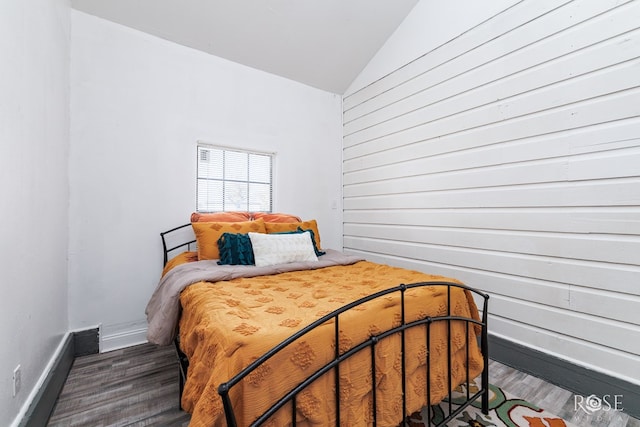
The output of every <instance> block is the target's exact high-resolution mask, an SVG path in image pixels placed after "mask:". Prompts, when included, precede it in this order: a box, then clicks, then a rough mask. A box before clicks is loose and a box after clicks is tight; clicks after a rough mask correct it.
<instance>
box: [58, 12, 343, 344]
mask: <svg viewBox="0 0 640 427" xmlns="http://www.w3.org/2000/svg"><path fill="white" fill-rule="evenodd" d="M71 22H72V35H71V39H72V53H71V76H72V77H71V94H72V97H71V98H72V99H71V117H72V125H71V154H70V183H71V184H70V188H71V203H70V243H69V244H70V247H69V282H70V285H69V310H70V326H71V328H85V327H90V326H93V325H97V324H101V325H102V334H103V336H102V345H103V347H102V348H103V350H108V349H110V348H114V347H119V346H121V345H128V344H131V343H134V342H136V341H139V340H144V339H145V333H146V318H145V315H144V309H145V306H146V303H147V300H148V298H149V296H150V295H151V293H152V291H153V290H154V288H155V286H156V284H157V281H158V279H159V275H160V271H161V268H162V254H161V243H160V236H159V233H160V232H161V231H164V230H167V229H169V228H172V227H174V226H177V225H180V224H183V223H186V222H188V219H189V215H190V213H191V212H192V211H193V210H194V209H195V167H196V142H197V141H198V140H204V141H207V142H210V143H213V144H222V145H226V146H237V147H240V148H248V149H254V150H262V151H275V152H276V153H277V155H276V165H275V178H274V179H275V194H274V202H275V203H274V210H275V211H281V212H290V213H295V214H297V215H299V216H301V217H303V218H304V219H312V218H315V219H317V220H318V224H319V227H320V233H321V237H322V242H323V246H327V247H333V248H339V249H340V248H341V243H342V241H341V238H342V210H341V176H340V170H341V149H342V147H341V137H342V129H341V120H342V118H341V114H342V113H341V98H340V97H339V96H337V95H335V94H331V93H328V92H323V91H320V90H317V89H314V88H311V87H308V86H305V85H302V84H299V83H295V82H293V81H290V80H287V79H283V78H280V77H276V76H274V75H271V74H267V73H264V72H261V71H257V70H254V69H251V68H248V67H244V66H240V65H238V64H235V63H232V62H229V61H226V60H223V59H220V58H217V57H213V56H210V55H207V54H204V53H202V52H199V51H195V50H192V49H189V48H185V47H183V46H179V45H176V44H172V43H170V42H167V41H165V40H162V39H159V38H155V37H153V36H149V35H147V34H144V33H141V32H138V31H135V30H132V29H129V28H126V27H123V26H120V25H117V24H114V23H111V22H108V21H105V20H102V19H99V18H96V17H93V16H91V15H87V14H84V13H82V12H78V11H72V14H71ZM334 201H335V202H336V206H335V207H336V209H332V203H333V202H334Z"/></svg>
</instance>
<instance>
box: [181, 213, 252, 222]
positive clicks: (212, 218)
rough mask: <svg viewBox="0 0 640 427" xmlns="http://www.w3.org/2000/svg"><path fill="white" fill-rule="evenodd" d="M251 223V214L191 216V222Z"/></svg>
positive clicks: (197, 214)
mask: <svg viewBox="0 0 640 427" xmlns="http://www.w3.org/2000/svg"><path fill="white" fill-rule="evenodd" d="M241 221H251V214H250V213H249V212H210V213H200V212H194V213H192V214H191V222H241Z"/></svg>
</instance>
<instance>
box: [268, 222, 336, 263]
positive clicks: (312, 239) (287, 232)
mask: <svg viewBox="0 0 640 427" xmlns="http://www.w3.org/2000/svg"><path fill="white" fill-rule="evenodd" d="M307 231H308V232H309V234H310V236H311V243H313V250H314V251H315V252H316V256H320V255H324V254H326V252H324V251H319V250H318V247H317V246H316V233H314V232H313V230H311V229H308V230H303V229H302V227H298V229H297V230H295V231H280V232H278V233H271V234H301V233H306V232H307Z"/></svg>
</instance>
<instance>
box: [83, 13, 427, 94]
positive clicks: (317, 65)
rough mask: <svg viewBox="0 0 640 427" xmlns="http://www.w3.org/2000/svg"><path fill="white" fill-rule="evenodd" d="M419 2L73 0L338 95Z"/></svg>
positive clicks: (128, 23) (108, 16)
mask: <svg viewBox="0 0 640 427" xmlns="http://www.w3.org/2000/svg"><path fill="white" fill-rule="evenodd" d="M417 2H418V0H72V2H71V3H72V6H73V7H74V8H75V9H77V10H80V11H83V12H86V13H89V14H92V15H96V16H99V17H101V18H104V19H107V20H110V21H113V22H116V23H119V24H122V25H125V26H128V27H131V28H135V29H137V30H140V31H144V32H146V33H149V34H152V35H155V36H157V37H161V38H163V39H166V40H170V41H173V42H175V43H178V44H181V45H184V46H188V47H191V48H194V49H198V50H201V51H204V52H208V53H210V54H212V55H216V56H219V57H221V58H225V59H228V60H231V61H234V62H237V63H240V64H244V65H247V66H249V67H253V68H256V69H259V70H262V71H266V72H269V73H273V74H276V75H279V76H282V77H286V78H289V79H292V80H296V81H299V82H301V83H304V84H307V85H309V86H313V87H316V88H319V89H323V90H326V91H329V92H334V93H338V94H342V93H344V91H345V90H346V89H347V88H348V87H349V84H350V83H351V82H352V81H353V80H354V79H355V77H356V76H357V75H358V74H359V73H360V71H361V70H362V69H363V68H364V67H365V66H366V65H367V63H368V62H369V60H370V59H371V58H372V57H373V56H374V55H375V53H376V52H377V51H378V49H380V48H381V47H382V45H383V44H384V43H385V41H386V40H387V38H388V37H389V36H390V35H391V34H392V33H393V32H394V30H395V29H396V28H397V27H398V25H400V23H401V22H402V21H403V19H404V18H405V17H406V16H407V15H408V14H409V12H410V11H411V9H412V8H413V7H414V6H415V5H416V3H417Z"/></svg>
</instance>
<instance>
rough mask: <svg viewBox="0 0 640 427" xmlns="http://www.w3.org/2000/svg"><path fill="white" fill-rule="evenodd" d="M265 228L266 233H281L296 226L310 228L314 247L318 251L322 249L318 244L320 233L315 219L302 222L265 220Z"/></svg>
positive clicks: (294, 229) (296, 227)
mask: <svg viewBox="0 0 640 427" xmlns="http://www.w3.org/2000/svg"><path fill="white" fill-rule="evenodd" d="M264 225H265V228H266V229H267V233H269V234H271V233H282V232H283V231H296V230H298V227H300V228H301V229H303V230H312V231H313V234H314V238H315V241H316V247H317V248H318V250H319V251H321V250H322V247H321V246H320V233H319V232H318V223H317V222H316V220H315V219H312V220H309V221H302V222H265V224H264Z"/></svg>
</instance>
